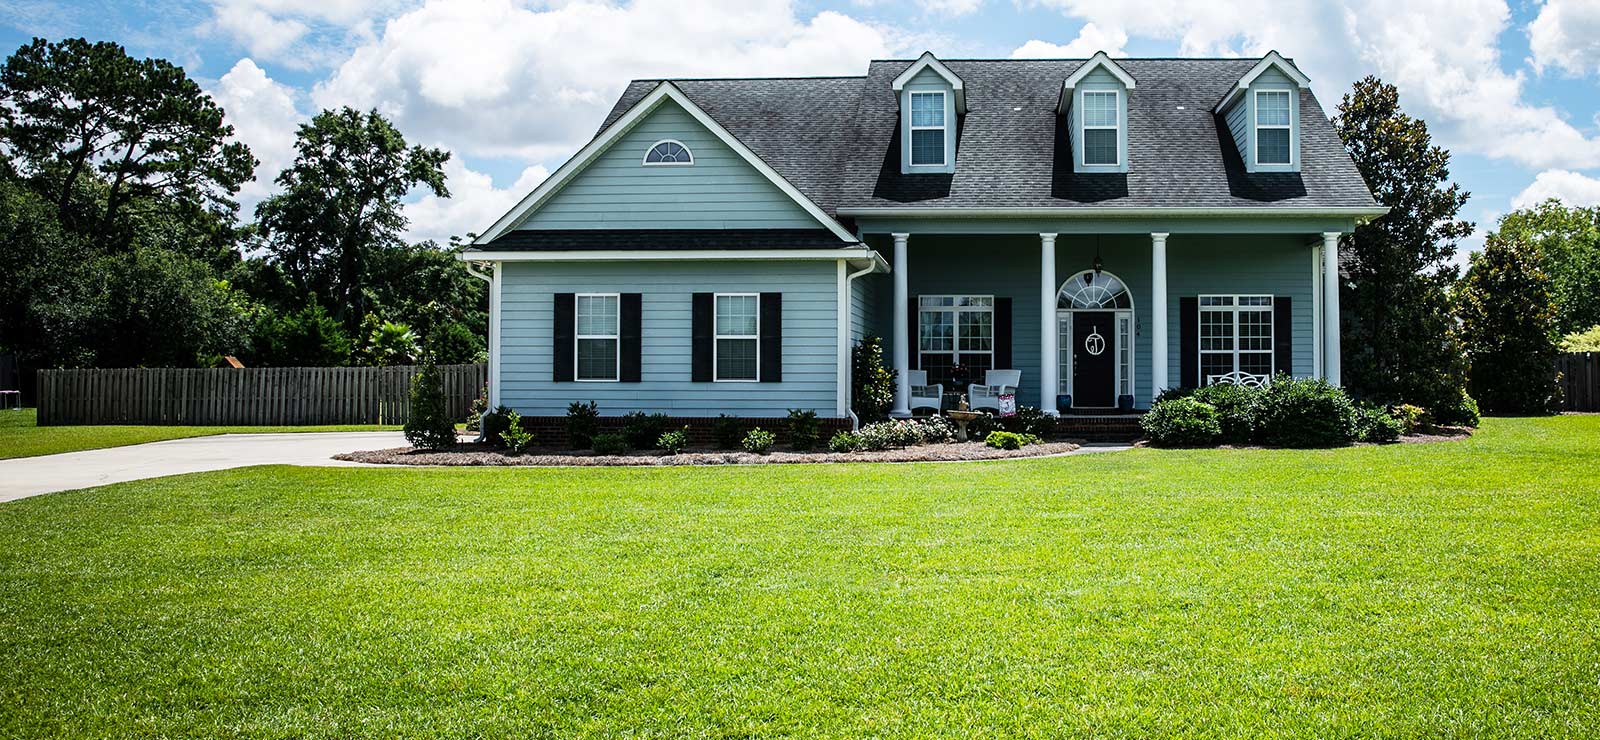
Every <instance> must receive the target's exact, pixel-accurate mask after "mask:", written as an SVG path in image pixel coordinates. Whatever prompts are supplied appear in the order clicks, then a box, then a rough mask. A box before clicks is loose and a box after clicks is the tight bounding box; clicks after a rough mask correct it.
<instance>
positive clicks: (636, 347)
mask: <svg viewBox="0 0 1600 740" xmlns="http://www.w3.org/2000/svg"><path fill="white" fill-rule="evenodd" d="M620 303H621V306H620V308H621V310H622V316H621V318H622V327H621V328H622V332H621V339H622V367H620V368H618V375H617V378H618V379H619V380H621V381H622V382H624V383H637V382H639V375H640V369H641V368H642V366H643V360H644V358H643V355H644V332H643V331H642V324H643V323H644V321H643V318H644V317H643V313H644V312H643V303H644V300H643V295H641V294H639V293H623V294H622V300H621V301H620Z"/></svg>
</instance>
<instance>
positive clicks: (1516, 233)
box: [1496, 198, 1600, 333]
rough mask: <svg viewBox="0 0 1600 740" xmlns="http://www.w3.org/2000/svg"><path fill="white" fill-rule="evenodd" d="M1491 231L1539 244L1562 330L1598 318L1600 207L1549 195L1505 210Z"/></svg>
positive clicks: (1578, 328)
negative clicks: (1574, 204) (1565, 202)
mask: <svg viewBox="0 0 1600 740" xmlns="http://www.w3.org/2000/svg"><path fill="white" fill-rule="evenodd" d="M1496 231H1498V232H1499V233H1500V234H1501V235H1502V236H1504V237H1506V238H1513V239H1518V240H1523V241H1526V242H1527V243H1528V244H1530V245H1532V246H1534V247H1535V248H1537V249H1538V250H1539V253H1540V257H1541V260H1542V262H1543V264H1544V267H1545V270H1546V272H1548V273H1549V275H1550V292H1551V294H1552V296H1553V297H1554V299H1555V307H1556V324H1557V325H1558V326H1559V327H1560V330H1561V332H1563V333H1572V332H1577V331H1582V330H1584V329H1588V328H1589V327H1591V326H1595V325H1597V324H1600V208H1595V207H1590V208H1580V207H1572V208H1568V207H1567V206H1565V205H1563V204H1562V203H1561V201H1559V200H1556V199H1554V198H1551V199H1550V200H1547V201H1545V202H1543V203H1540V204H1539V205H1537V206H1534V207H1533V208H1522V209H1518V210H1515V211H1512V212H1511V213H1508V214H1506V215H1505V216H1504V217H1503V218H1501V219H1500V225H1499V227H1498V228H1497V229H1496Z"/></svg>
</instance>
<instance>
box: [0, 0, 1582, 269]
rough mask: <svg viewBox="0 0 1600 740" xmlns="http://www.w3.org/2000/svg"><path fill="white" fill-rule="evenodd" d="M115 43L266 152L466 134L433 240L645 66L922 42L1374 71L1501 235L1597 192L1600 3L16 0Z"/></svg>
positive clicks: (432, 207) (544, 155)
mask: <svg viewBox="0 0 1600 740" xmlns="http://www.w3.org/2000/svg"><path fill="white" fill-rule="evenodd" d="M33 36H44V37H46V38H52V39H55V38H61V37H65V36H84V37H87V38H90V39H96V40H98V39H109V40H113V41H117V42H119V43H121V44H123V45H124V46H126V47H127V49H128V50H129V52H130V53H132V54H134V55H136V56H160V57H165V58H167V59H170V60H173V61H175V62H177V63H179V64H182V65H183V66H184V67H185V69H187V70H188V72H189V74H190V75H191V76H193V77H195V78H196V79H198V80H199V81H200V82H201V84H202V85H203V86H205V87H206V89H207V90H208V91H210V92H211V93H212V94H213V95H214V96H215V97H216V98H217V99H218V100H219V101H220V102H221V103H222V104H223V106H224V108H225V109H226V110H227V112H228V117H229V120H230V121H232V122H233V123H234V124H235V126H236V127H237V129H238V136H239V138H240V139H241V140H243V141H245V142H246V143H248V144H249V145H250V146H251V149H252V150H253V151H255V152H256V155H257V156H258V157H259V158H260V159H261V160H262V162H263V165H262V167H261V169H260V171H259V172H258V182H256V183H253V184H252V185H250V186H249V187H247V189H246V191H245V192H244V193H243V194H242V195H243V198H242V200H243V201H244V203H245V205H246V206H247V207H249V206H250V205H253V203H254V202H255V201H256V200H258V199H259V198H260V197H261V196H262V195H263V194H265V193H267V192H270V188H271V186H270V180H271V178H272V177H273V176H275V175H276V173H277V171H278V170H279V169H280V168H281V167H283V166H284V165H286V164H287V163H288V162H289V161H290V160H291V158H292V154H291V146H292V142H293V137H294V127H295V125H296V124H297V123H299V122H301V121H303V120H305V119H306V118H307V117H308V116H309V115H311V114H312V113H313V112H315V111H316V110H319V109H321V108H325V107H332V106H338V105H353V106H358V107H363V108H369V107H377V108H378V109H380V110H382V111H384V112H385V113H386V114H388V115H390V116H391V118H393V119H394V120H395V121H396V123H397V124H398V125H399V126H400V127H401V130H402V131H404V132H405V133H406V134H407V136H408V137H410V138H411V139H412V140H414V141H418V142H421V143H426V144H430V145H434V146H441V147H446V148H448V149H449V150H450V151H451V152H452V153H453V154H454V155H455V156H454V157H453V159H452V163H451V165H450V171H449V175H450V187H451V189H452V190H453V191H454V192H455V197H454V198H452V199H450V200H448V201H440V200H437V199H434V198H432V197H419V198H415V199H413V202H412V203H411V204H410V205H409V206H408V215H409V216H410V217H411V219H412V233H413V236H416V237H419V238H422V237H432V238H443V237H446V236H448V235H450V234H458V233H463V232H465V231H469V230H473V231H475V230H481V229H482V228H484V227H485V226H487V225H488V223H490V222H491V221H492V220H493V219H494V218H495V217H497V216H498V215H499V214H500V213H501V212H503V211H504V210H505V209H506V208H507V207H509V206H510V204H511V203H512V202H513V201H515V200H516V199H517V198H519V197H520V196H521V195H522V194H523V193H525V192H526V191H527V190H528V189H530V188H532V187H533V186H534V185H536V184H537V183H538V182H539V180H540V179H542V178H543V177H544V176H545V175H546V174H547V173H548V172H549V171H551V170H554V169H555V168H556V167H558V166H559V165H560V164H561V162H562V161H563V160H564V159H565V158H566V157H567V156H568V155H569V154H571V153H572V152H573V151H575V150H576V149H577V148H578V147H579V146H580V145H581V144H582V143H583V141H584V140H586V139H587V138H588V137H589V136H590V135H591V134H592V133H593V131H594V129H595V128H596V126H597V125H598V124H599V122H600V119H601V118H602V117H603V115H604V113H605V111H606V110H607V109H608V108H609V107H610V105H611V103H612V101H613V100H614V99H615V97H616V95H617V94H618V93H619V92H620V90H621V89H622V86H623V85H624V84H625V83H626V81H627V80H628V79H630V78H635V77H659V76H745V75H779V76H782V75H812V74H859V73H861V72H862V71H863V70H864V69H865V64H866V61H867V60H868V59H873V58H885V57H912V56H915V55H916V54H918V53H920V52H921V51H922V50H924V49H928V50H932V51H933V52H934V53H935V54H936V55H939V56H942V57H946V58H950V57H1011V56H1053V57H1073V56H1087V55H1089V54H1090V53H1092V52H1094V51H1096V50H1099V49H1104V50H1106V51H1108V52H1110V53H1111V54H1112V55H1114V56H1250V57H1255V56H1260V55H1261V54H1263V53H1265V52H1266V51H1267V50H1268V49H1277V50H1279V51H1280V52H1282V53H1283V54H1285V55H1287V56H1290V57H1293V58H1295V59H1296V61H1297V63H1298V64H1299V65H1300V66H1301V67H1302V69H1304V70H1305V71H1306V72H1307V74H1309V75H1310V77H1311V78H1312V85H1313V89H1314V90H1315V91H1316V93H1317V95H1318V98H1319V99H1320V100H1321V101H1322V104H1323V107H1324V109H1325V110H1326V111H1328V112H1330V113H1331V112H1332V110H1333V108H1334V106H1335V105H1336V104H1337V103H1338V100H1339V98H1340V96H1342V95H1343V94H1344V92H1345V91H1346V90H1348V89H1349V86H1350V83H1351V82H1352V81H1353V80H1355V79H1357V78H1359V77H1361V76H1364V75H1367V74H1376V75H1378V76H1380V77H1382V78H1384V79H1385V80H1387V81H1390V82H1393V83H1395V84H1396V85H1398V86H1399V88H1400V91H1401V96H1402V104H1403V105H1405V106H1406V108H1407V109H1408V110H1409V111H1410V112H1411V113H1413V114H1414V115H1417V116H1420V117H1422V118H1424V119H1425V120H1427V121H1428V122H1429V124H1430V126H1431V127H1432V129H1433V131H1434V134H1435V138H1436V140H1437V141H1438V143H1440V144H1442V145H1444V146H1446V147H1447V148H1449V149H1450V150H1451V151H1452V153H1453V154H1454V167H1453V170H1454V172H1453V174H1454V176H1455V179H1456V180H1457V181H1458V182H1460V183H1461V184H1462V185H1463V186H1464V187H1465V188H1466V189H1468V190H1469V191H1471V192H1472V194H1473V198H1472V201H1471V202H1470V203H1469V204H1468V206H1467V209H1466V212H1465V214H1464V215H1465V216H1466V217H1467V218H1469V219H1472V220H1474V221H1477V222H1478V223H1479V226H1480V234H1479V235H1478V236H1477V237H1475V238H1474V239H1472V240H1469V242H1468V245H1467V246H1468V247H1469V248H1470V247H1471V246H1474V245H1475V244H1477V243H1478V242H1480V241H1481V229H1482V228H1485V227H1492V225H1493V220H1494V219H1495V218H1496V217H1497V216H1499V215H1500V214H1502V213H1504V212H1506V211H1508V210H1510V209H1512V208H1513V207H1516V206H1518V205H1522V204H1525V203H1529V202H1536V201H1537V200H1540V199H1542V198H1544V197H1549V196H1556V197H1562V198H1563V199H1565V200H1568V201H1569V202H1574V203H1582V204H1594V203H1600V120H1597V114H1600V95H1597V91H1600V89H1597V82H1600V0H1544V1H1531V0H1530V1H1526V2H1524V1H1517V0H1513V2H1509V3H1507V2H1504V1H1503V0H1346V1H1345V2H1341V3H1330V2H1321V1H1318V0H1143V1H1141V0H1134V1H1131V2H1120V3H1107V2H1104V1H1103V0H836V1H833V2H812V1H807V0H794V1H791V0H633V1H631V2H622V1H620V0H619V1H616V2H606V1H604V0H568V1H561V0H553V1H550V2H529V1H525V0H448V1H446V0H427V1H422V0H192V1H187V2H184V1H173V2H158V1H157V0H122V1H120V2H111V1H109V0H84V1H82V2H63V1H60V0H8V2H7V3H6V4H4V5H3V6H0V44H3V45H4V46H5V48H6V49H7V50H9V49H12V48H15V47H16V46H18V45H20V44H22V43H23V42H25V41H27V40H28V39H29V38H31V37H33Z"/></svg>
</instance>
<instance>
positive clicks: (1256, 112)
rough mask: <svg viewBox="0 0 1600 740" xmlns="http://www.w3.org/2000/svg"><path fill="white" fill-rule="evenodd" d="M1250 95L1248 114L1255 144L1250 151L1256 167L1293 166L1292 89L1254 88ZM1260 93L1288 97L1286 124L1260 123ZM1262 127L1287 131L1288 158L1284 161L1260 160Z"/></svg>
mask: <svg viewBox="0 0 1600 740" xmlns="http://www.w3.org/2000/svg"><path fill="white" fill-rule="evenodd" d="M1251 95H1252V96H1253V97H1252V98H1251V101H1252V102H1253V103H1254V104H1253V105H1251V106H1250V108H1251V110H1250V115H1251V118H1252V120H1251V121H1250V123H1251V125H1253V126H1255V136H1253V137H1251V138H1252V139H1253V140H1254V142H1253V143H1254V144H1255V151H1254V152H1252V153H1251V156H1253V157H1255V160H1256V166H1258V167H1293V166H1294V157H1295V152H1294V150H1295V145H1294V97H1295V96H1294V91H1292V90H1256V91H1255V92H1253V93H1251ZM1262 95H1283V96H1284V97H1286V98H1288V100H1289V107H1288V112H1289V122H1288V123H1286V124H1276V123H1262V122H1261V96H1262ZM1262 129H1271V130H1278V129H1282V130H1284V131H1288V132H1289V159H1288V161H1286V162H1263V161H1261V130H1262Z"/></svg>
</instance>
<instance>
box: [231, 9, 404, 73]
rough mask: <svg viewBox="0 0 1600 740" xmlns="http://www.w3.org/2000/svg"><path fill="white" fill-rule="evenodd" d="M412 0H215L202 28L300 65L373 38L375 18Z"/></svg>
mask: <svg viewBox="0 0 1600 740" xmlns="http://www.w3.org/2000/svg"><path fill="white" fill-rule="evenodd" d="M412 1H413V0H211V18H210V20H208V21H207V22H206V23H205V24H203V25H202V27H201V30H202V31H206V32H216V33H221V34H222V35H225V36H228V37H230V38H231V39H233V41H235V42H236V43H238V44H240V45H241V46H243V47H244V48H245V49H246V50H248V51H249V52H250V54H251V55H253V56H255V57H257V58H260V59H268V60H272V61H275V62H279V63H281V64H285V65H288V66H291V67H297V68H311V67H319V66H325V65H330V64H333V63H335V62H337V61H338V60H339V59H340V58H342V56H343V55H342V54H341V53H340V52H341V50H343V49H348V48H349V47H351V46H354V45H355V44H357V43H360V42H362V41H365V40H370V39H371V38H372V27H371V20H370V19H372V18H375V17H380V16H382V15H384V14H386V13H389V12H392V11H395V10H398V9H400V8H402V7H405V6H406V5H409V4H411V2H412Z"/></svg>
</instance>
